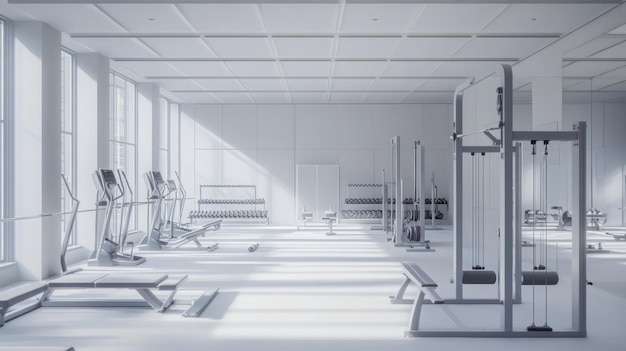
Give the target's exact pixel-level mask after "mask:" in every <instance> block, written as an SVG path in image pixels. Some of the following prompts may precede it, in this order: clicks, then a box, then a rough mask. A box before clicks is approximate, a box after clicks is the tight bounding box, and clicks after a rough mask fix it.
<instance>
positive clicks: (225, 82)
mask: <svg viewBox="0 0 626 351" xmlns="http://www.w3.org/2000/svg"><path fill="white" fill-rule="evenodd" d="M194 80H195V81H196V83H198V84H199V85H200V86H201V87H202V88H204V89H207V90H211V91H213V90H243V88H242V87H241V84H239V81H238V80H237V79H219V78H214V79H194Z"/></svg>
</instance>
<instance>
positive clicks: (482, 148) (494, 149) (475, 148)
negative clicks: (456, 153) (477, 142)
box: [463, 145, 500, 153]
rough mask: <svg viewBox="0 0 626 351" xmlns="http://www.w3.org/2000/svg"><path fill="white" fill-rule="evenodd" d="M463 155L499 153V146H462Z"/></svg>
mask: <svg viewBox="0 0 626 351" xmlns="http://www.w3.org/2000/svg"><path fill="white" fill-rule="evenodd" d="M463 152H464V153H470V152H474V153H482V152H484V153H495V152H500V146H498V145H490V146H463Z"/></svg>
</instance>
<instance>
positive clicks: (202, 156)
mask: <svg viewBox="0 0 626 351" xmlns="http://www.w3.org/2000/svg"><path fill="white" fill-rule="evenodd" d="M451 111H452V109H451V105H445V104H441V105H428V104H410V105H409V104H407V105H391V104H380V105H358V104H336V105H335V104H332V105H305V104H303V105H288V104H285V105H183V106H181V155H182V156H181V171H182V173H183V182H184V184H185V185H187V187H188V188H191V184H193V189H194V191H195V197H196V200H197V198H199V193H198V190H199V185H200V184H222V183H224V184H256V185H257V186H258V191H259V196H260V197H264V198H265V199H266V201H267V205H266V207H267V209H268V210H269V211H270V220H271V222H272V223H273V224H293V223H294V222H295V218H296V213H295V210H296V209H295V208H294V206H295V193H294V192H295V166H296V165H298V164H337V165H339V172H340V183H341V186H340V192H341V194H340V198H341V202H343V200H344V199H345V192H346V185H347V184H348V183H374V182H380V181H381V175H382V169H383V168H386V169H387V171H389V169H390V155H391V138H392V137H393V136H396V135H400V136H401V137H402V142H403V146H402V155H403V156H402V157H403V159H404V160H405V161H404V162H403V171H402V174H403V179H404V180H405V182H407V183H411V180H412V177H413V171H412V169H413V161H412V160H413V141H414V140H421V141H422V142H423V144H424V145H425V147H426V172H427V173H426V174H427V179H428V180H430V175H431V173H432V171H435V172H436V173H435V176H436V182H437V185H438V189H439V193H438V195H439V196H440V197H444V196H445V197H448V198H449V196H450V194H451V184H450V183H451V174H450V173H451V169H452V153H451V150H452V145H451V142H450V140H449V138H448V136H449V134H450V133H451V132H450V130H451ZM192 136H193V138H192ZM427 186H428V188H427V189H428V192H427V195H428V196H430V182H429V181H428V182H427ZM188 190H189V189H188ZM412 192H413V189H412V188H411V187H410V186H405V196H406V197H408V196H410V194H411V193H412ZM192 205H194V204H193V203H190V204H189V206H188V208H187V211H188V210H190V209H191V208H192Z"/></svg>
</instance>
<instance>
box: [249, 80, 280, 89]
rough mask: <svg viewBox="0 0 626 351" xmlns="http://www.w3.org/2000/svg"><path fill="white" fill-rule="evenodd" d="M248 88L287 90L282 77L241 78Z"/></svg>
mask: <svg viewBox="0 0 626 351" xmlns="http://www.w3.org/2000/svg"><path fill="white" fill-rule="evenodd" d="M239 81H240V82H241V84H242V85H243V87H244V88H245V89H246V90H285V86H284V85H283V80H282V79H266V78H259V79H240V80H239Z"/></svg>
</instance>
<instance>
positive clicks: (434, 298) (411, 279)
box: [389, 262, 444, 336]
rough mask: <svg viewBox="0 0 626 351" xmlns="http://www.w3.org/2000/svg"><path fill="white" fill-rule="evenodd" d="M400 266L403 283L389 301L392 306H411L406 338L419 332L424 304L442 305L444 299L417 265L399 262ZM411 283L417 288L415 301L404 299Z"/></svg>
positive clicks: (434, 284)
mask: <svg viewBox="0 0 626 351" xmlns="http://www.w3.org/2000/svg"><path fill="white" fill-rule="evenodd" d="M401 265H402V269H403V270H404V277H405V279H404V282H403V283H402V285H400V288H399V289H398V292H397V293H396V295H395V296H390V297H389V300H390V302H391V303H392V304H413V308H412V309H411V317H409V330H408V331H407V332H406V333H405V335H406V336H411V335H413V334H414V333H415V332H417V331H418V330H419V323H420V316H421V313H422V306H423V305H424V303H425V302H429V303H433V304H442V303H444V299H443V298H441V296H439V294H437V292H436V291H435V289H436V288H437V283H435V282H434V281H433V280H432V279H431V278H430V277H429V276H428V274H426V272H424V270H422V269H421V268H420V267H419V266H418V265H417V263H414V262H401ZM411 283H413V284H415V285H416V286H417V287H418V288H419V293H418V295H417V298H416V299H406V298H404V294H405V292H406V289H407V288H408V287H409V284H411Z"/></svg>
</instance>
